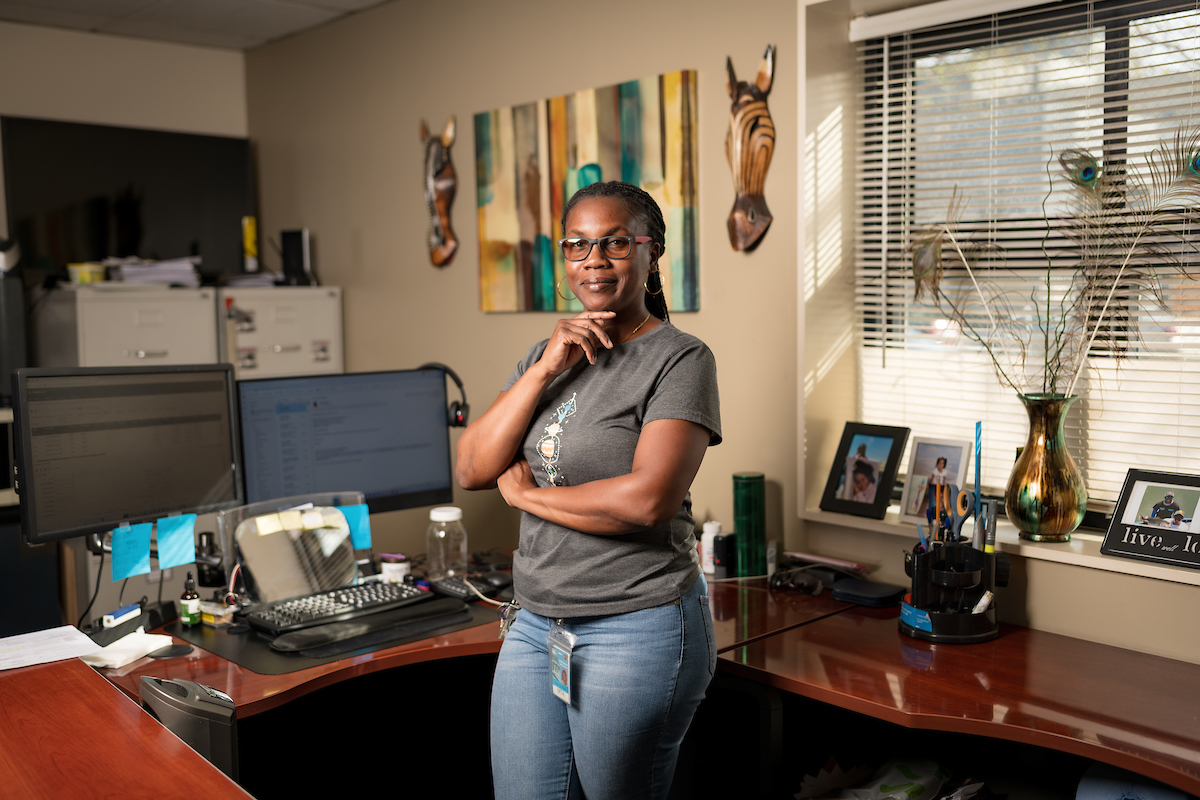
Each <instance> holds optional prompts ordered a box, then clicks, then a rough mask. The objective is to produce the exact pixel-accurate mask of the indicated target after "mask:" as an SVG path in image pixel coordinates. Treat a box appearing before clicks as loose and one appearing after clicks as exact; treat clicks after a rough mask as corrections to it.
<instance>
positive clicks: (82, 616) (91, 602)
mask: <svg viewBox="0 0 1200 800" xmlns="http://www.w3.org/2000/svg"><path fill="white" fill-rule="evenodd" d="M103 574H104V550H103V548H102V549H101V550H100V566H99V567H97V568H96V591H94V592H92V599H91V600H89V601H88V604H87V608H85V609H84V610H83V613H82V614H80V615H79V622H76V623H75V627H76V628H82V627H83V621H84V620H85V619H87V615H88V612H89V611H91V610H92V606H93V605H94V604H95V602H96V596H97V595H99V594H100V578H101V576H102V575H103Z"/></svg>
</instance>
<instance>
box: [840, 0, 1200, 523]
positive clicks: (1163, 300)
mask: <svg viewBox="0 0 1200 800" xmlns="http://www.w3.org/2000/svg"><path fill="white" fill-rule="evenodd" d="M1198 23H1200V8H1198V7H1197V5H1195V4H1192V5H1182V4H1179V3H1172V2H1132V3H1129V2H1126V3H1117V2H1091V3H1078V2H1075V3H1070V2H1068V3H1056V4H1053V5H1048V6H1041V7H1037V8H1030V9H1023V10H1020V11H1013V12H1006V13H1002V14H995V15H991V16H988V17H985V18H980V19H973V20H968V21H966V22H962V23H956V24H953V25H944V26H939V27H936V28H927V29H923V30H919V31H909V32H905V33H901V34H896V35H892V36H888V37H887V38H885V39H875V40H871V41H867V42H863V43H861V44H860V47H859V62H860V66H861V69H862V73H863V79H864V87H865V93H864V95H863V103H862V108H861V114H860V120H859V135H858V139H859V153H858V159H857V172H858V176H857V177H858V180H857V189H856V192H857V199H856V204H857V211H856V217H857V218H856V253H855V260H856V296H857V299H856V304H857V309H856V310H857V314H858V320H859V324H860V338H859V343H860V359H859V363H860V369H861V376H860V377H861V386H862V391H861V408H860V414H859V418H860V419H861V420H862V421H864V422H869V423H876V424H889V425H907V426H909V427H911V428H912V429H913V432H914V434H917V435H923V436H942V437H945V438H960V439H961V438H971V437H972V436H973V433H974V423H975V421H976V420H982V421H983V431H984V458H983V463H982V465H981V467H982V480H981V483H982V485H983V487H984V489H985V490H987V491H995V492H1000V491H1002V490H1003V488H1004V484H1005V482H1006V481H1007V478H1008V474H1009V470H1010V469H1011V466H1012V463H1013V459H1014V457H1015V452H1016V448H1017V447H1019V446H1021V445H1023V444H1024V440H1025V436H1026V432H1027V430H1028V426H1027V419H1026V417H1025V414H1024V411H1023V408H1022V406H1021V404H1020V402H1019V401H1018V400H1017V397H1016V392H1015V391H1014V390H1013V389H1012V388H1010V387H1006V386H1003V385H1002V384H1001V382H1000V381H999V380H998V379H997V375H996V371H995V368H994V366H995V365H994V363H993V360H994V359H995V361H996V362H998V363H999V364H1000V365H1001V366H1002V367H1003V368H1004V369H1005V372H1006V374H1008V375H1009V376H1010V377H1012V379H1013V384H1014V385H1016V386H1017V387H1018V388H1019V389H1020V390H1022V391H1030V392H1033V391H1042V390H1043V386H1042V369H1041V365H1042V364H1043V353H1044V351H1045V346H1046V341H1047V338H1046V336H1045V335H1043V331H1044V329H1045V328H1047V326H1046V325H1045V324H1044V320H1046V319H1047V318H1049V319H1051V320H1052V321H1053V320H1057V319H1059V318H1061V316H1062V314H1061V313H1060V309H1061V308H1062V305H1063V303H1064V302H1069V300H1070V298H1072V297H1073V296H1074V295H1073V294H1072V292H1073V291H1074V288H1073V287H1074V286H1075V284H1073V281H1075V280H1077V279H1078V274H1079V270H1078V268H1077V267H1078V265H1079V263H1080V259H1081V257H1082V256H1083V255H1084V252H1085V250H1086V249H1087V246H1090V245H1087V246H1084V245H1081V244H1080V242H1079V240H1078V238H1077V237H1072V236H1071V235H1070V233H1071V229H1072V225H1076V224H1077V223H1076V220H1077V219H1078V217H1075V216H1073V215H1072V213H1071V210H1072V208H1073V206H1072V202H1071V200H1070V194H1069V192H1068V191H1066V190H1067V189H1068V188H1069V187H1068V184H1067V182H1066V181H1065V180H1064V179H1063V178H1062V177H1061V168H1060V165H1059V161H1058V157H1059V155H1060V154H1061V153H1063V152H1064V151H1065V150H1068V149H1070V148H1083V149H1087V150H1089V151H1090V152H1092V153H1093V154H1095V155H1097V156H1099V157H1101V159H1102V164H1103V166H1104V168H1105V169H1106V170H1107V172H1108V174H1109V175H1110V177H1111V179H1112V180H1113V181H1115V182H1117V183H1119V184H1121V185H1125V186H1132V185H1134V177H1135V176H1144V175H1145V170H1144V164H1145V160H1146V158H1147V155H1148V154H1149V153H1150V152H1151V150H1153V149H1154V148H1156V147H1158V146H1159V145H1160V143H1161V142H1164V141H1165V142H1167V145H1168V147H1171V146H1173V143H1174V137H1175V133H1176V131H1177V129H1179V128H1180V127H1181V126H1194V127H1193V128H1192V129H1193V130H1195V126H1200V113H1198V114H1197V115H1196V117H1193V110H1194V109H1195V110H1197V111H1200V71H1198V67H1197V65H1200V60H1198V59H1200V36H1198V35H1197V34H1196V33H1194V31H1195V30H1200V29H1198V28H1196V27H1195V26H1197V24H1198ZM1198 183H1200V179H1198ZM956 195H957V197H958V198H959V202H960V209H959V210H958V213H955V211H953V210H952V209H951V205H952V201H953V198H955V196H956ZM1169 205H1170V207H1169V208H1168V209H1167V210H1168V211H1169V212H1170V213H1167V214H1165V215H1164V217H1163V219H1164V220H1165V221H1164V222H1162V223H1161V224H1158V225H1156V226H1155V227H1154V229H1153V230H1154V235H1152V236H1148V237H1146V238H1145V239H1143V240H1141V242H1140V244H1139V249H1138V251H1137V252H1138V257H1136V258H1135V259H1133V260H1132V261H1131V264H1130V267H1129V269H1128V270H1127V271H1126V272H1124V273H1122V275H1123V277H1122V280H1121V281H1120V282H1119V283H1118V289H1117V290H1115V291H1114V292H1113V294H1112V300H1111V302H1110V303H1109V307H1110V308H1111V309H1115V310H1116V312H1117V314H1116V319H1115V320H1110V321H1109V322H1108V323H1107V324H1104V325H1102V326H1101V328H1100V330H1099V331H1098V333H1097V335H1096V337H1095V340H1094V341H1093V342H1092V343H1091V346H1090V351H1089V353H1090V357H1089V358H1088V359H1087V360H1086V362H1085V363H1086V367H1085V368H1084V369H1083V370H1082V371H1081V372H1080V375H1079V378H1078V380H1077V382H1074V381H1073V378H1074V376H1073V375H1064V377H1063V379H1062V380H1061V382H1060V384H1059V386H1058V389H1059V390H1060V391H1064V390H1065V389H1066V388H1067V387H1068V386H1069V385H1071V384H1072V383H1073V382H1074V393H1075V394H1077V395H1079V396H1080V400H1079V401H1078V402H1077V403H1076V404H1075V406H1074V407H1073V408H1072V411H1071V413H1070V414H1069V415H1068V418H1067V437H1068V442H1069V444H1070V447H1071V452H1072V454H1073V456H1074V457H1075V460H1076V461H1077V463H1079V465H1080V467H1081V468H1082V470H1083V472H1084V476H1085V480H1086V481H1087V484H1088V489H1089V494H1090V496H1091V497H1092V498H1094V499H1098V500H1108V501H1112V500H1115V499H1116V497H1117V495H1118V493H1119V491H1120V487H1121V483H1122V481H1123V479H1124V476H1125V472H1126V470H1127V469H1128V468H1129V467H1141V468H1146V469H1161V470H1167V471H1172V472H1185V473H1194V472H1197V471H1200V368H1197V366H1196V365H1195V363H1194V360H1195V359H1196V358H1197V357H1198V356H1200V257H1198V256H1197V247H1198V246H1200V224H1197V223H1198V221H1200V215H1198V214H1196V213H1193V212H1194V210H1195V208H1196V207H1197V206H1196V204H1194V203H1193V204H1191V205H1189V204H1182V203H1174V204H1169ZM955 217H957V221H956V222H953V223H951V224H950V225H949V227H950V228H951V230H953V231H954V233H955V238H956V239H957V240H958V241H959V242H960V244H961V247H962V249H963V251H964V254H965V255H966V256H967V258H968V262H969V263H971V264H972V265H973V266H974V267H975V269H974V270H973V272H972V274H970V275H969V274H968V271H967V270H965V269H962V268H961V266H959V267H956V268H951V269H949V270H948V271H947V272H946V273H945V274H944V276H943V278H942V282H941V290H942V292H944V294H945V297H946V298H949V299H950V300H954V301H955V302H956V303H958V304H959V306H960V307H961V308H964V309H965V311H964V320H965V323H966V324H965V326H964V324H961V323H956V322H955V320H953V319H952V318H951V315H949V314H948V313H947V312H946V310H945V309H946V304H945V302H943V306H942V308H941V309H939V308H938V306H937V305H935V304H934V303H933V302H932V301H931V300H930V298H929V297H927V296H926V297H922V298H921V299H915V298H914V292H915V288H916V287H915V284H914V281H913V260H912V251H911V249H910V245H911V243H912V242H913V241H914V239H917V240H919V239H920V237H921V235H922V233H923V232H924V233H926V235H928V234H929V232H932V231H934V230H937V229H938V227H939V226H941V225H943V224H947V223H948V222H949V221H950V220H951V219H953V218H955ZM1118 217H1120V215H1118ZM1105 241H1109V240H1108V239H1106V240H1105ZM942 246H943V248H944V249H945V248H950V247H952V243H950V242H948V241H945V240H944V241H943V245H942ZM1172 262H1174V264H1175V266H1172ZM1180 266H1181V267H1182V268H1183V269H1184V270H1186V271H1189V272H1190V273H1191V274H1192V275H1193V276H1196V277H1194V278H1193V277H1187V276H1185V275H1183V274H1182V273H1181V272H1180V270H1179V269H1178V268H1177V267H1180ZM972 277H974V278H976V279H977V280H975V281H973V280H972ZM1104 288H1105V289H1107V284H1106V285H1105V286H1104ZM1105 296H1107V293H1106V292H1105ZM980 297H986V299H987V302H986V303H983V302H975V301H976V300H977V299H978V298H980ZM1091 302H1093V303H1094V305H1092V306H1084V307H1083V308H1084V309H1088V310H1085V311H1081V315H1087V314H1091V315H1096V313H1097V312H1098V310H1099V306H1100V302H1099V301H1091ZM1040 321H1042V322H1043V324H1041V325H1039V322H1040ZM1004 326H1010V327H1011V328H1012V330H1013V332H1014V335H1013V336H1001V335H989V336H985V337H984V338H985V339H987V340H988V341H989V342H991V343H992V344H993V346H992V349H991V352H990V353H989V352H988V350H986V349H985V348H983V347H981V346H980V345H979V344H978V343H977V342H976V341H972V339H973V337H972V332H981V331H982V332H986V333H988V334H996V332H997V331H1000V330H1003V329H1004ZM1049 327H1050V328H1051V331H1050V333H1051V334H1052V333H1053V325H1051V326H1049ZM1090 331H1091V329H1090V328H1088V332H1089V333H1090ZM1086 345H1087V342H1086V340H1082V339H1081V340H1080V341H1078V342H1076V344H1075V345H1074V346H1075V347H1077V348H1080V349H1082V348H1083V347H1085V346H1086ZM1022 348H1023V349H1022ZM1072 372H1073V371H1072Z"/></svg>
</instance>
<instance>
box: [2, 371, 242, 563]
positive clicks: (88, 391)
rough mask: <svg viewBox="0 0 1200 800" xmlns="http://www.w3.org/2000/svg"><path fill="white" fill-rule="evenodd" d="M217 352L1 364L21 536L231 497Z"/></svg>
mask: <svg viewBox="0 0 1200 800" xmlns="http://www.w3.org/2000/svg"><path fill="white" fill-rule="evenodd" d="M233 387H234V379H233V368H232V367H231V366H230V365H229V364H211V365H204V366H194V367H188V366H180V367H81V368H73V369H22V370H17V371H16V372H15V373H14V374H13V395H14V399H15V402H14V404H13V419H14V423H13V424H14V428H15V432H16V435H15V442H16V444H17V448H16V450H17V453H16V463H17V479H16V488H17V492H18V494H19V496H20V499H21V525H22V530H23V532H24V536H25V539H26V540H27V541H28V542H30V543H34V544H37V543H42V542H49V541H54V540H57V539H66V538H69V537H72V536H83V535H86V534H90V533H104V532H106V531H110V530H112V529H113V528H116V527H118V526H120V525H121V524H122V523H130V524H133V523H138V522H150V521H153V520H155V519H158V518H160V517H165V516H168V515H170V514H175V513H184V514H186V513H196V514H203V513H208V512H211V511H217V510H219V509H222V508H231V507H234V506H238V505H243V504H244V500H243V497H242V492H241V475H240V474H239V473H240V463H239V459H238V455H239V454H238V448H237V441H238V437H237V415H236V411H235V408H234V402H235V397H234V388H233Z"/></svg>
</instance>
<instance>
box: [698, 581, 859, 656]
mask: <svg viewBox="0 0 1200 800" xmlns="http://www.w3.org/2000/svg"><path fill="white" fill-rule="evenodd" d="M708 602H709V607H710V608H711V610H712V616H713V633H714V635H715V637H716V640H717V652H718V653H722V652H725V651H726V650H732V649H733V648H735V647H739V646H741V645H744V644H746V643H748V642H753V641H756V640H758V639H761V638H763V637H764V636H770V635H771V634H774V633H779V632H780V631H786V630H789V629H790V628H795V627H797V626H799V625H804V624H806V623H809V622H812V621H813V620H818V619H821V618H823V617H827V616H829V615H830V614H836V613H838V612H839V611H845V610H846V609H848V608H853V606H852V605H851V604H850V603H841V602H838V601H836V600H834V599H832V598H831V597H830V593H829V592H828V591H824V592H821V594H819V595H817V596H815V597H814V596H813V595H810V594H808V593H806V592H801V591H797V590H794V589H777V590H771V589H768V588H767V581H766V580H765V579H762V578H759V579H754V578H743V579H739V580H737V581H728V582H721V583H716V582H710V583H709V584H708Z"/></svg>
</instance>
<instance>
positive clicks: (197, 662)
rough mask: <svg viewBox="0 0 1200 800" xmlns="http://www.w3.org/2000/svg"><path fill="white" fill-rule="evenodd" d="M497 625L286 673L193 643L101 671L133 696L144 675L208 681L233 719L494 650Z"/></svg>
mask: <svg viewBox="0 0 1200 800" xmlns="http://www.w3.org/2000/svg"><path fill="white" fill-rule="evenodd" d="M498 626H499V623H498V622H497V623H490V624H486V625H478V626H476V627H473V628H464V629H463V630H459V631H454V632H453V633H447V634H443V635H441V636H433V637H430V638H428V639H422V640H421V641H419V642H411V643H409V644H403V645H398V646H396V647H389V648H386V649H384V650H376V651H375V652H373V653H367V654H365V655H360V656H353V657H350V658H344V659H342V660H341V661H334V662H330V663H328V664H322V665H320V666H316V667H309V668H308V669H302V670H299V671H297V672H289V673H287V674H286V675H260V674H258V673H257V672H252V671H250V670H249V669H246V668H245V667H242V666H239V665H237V664H234V663H233V662H231V661H227V660H225V659H224V658H222V657H221V656H218V655H214V654H213V653H210V652H208V651H207V650H204V649H202V648H200V647H196V646H195V645H192V647H193V650H192V652H191V654H189V655H186V656H182V657H180V658H167V659H162V660H155V659H151V658H143V659H140V660H138V661H135V662H133V663H132V664H130V665H129V666H127V667H124V668H122V669H119V670H108V669H106V670H102V673H103V675H104V676H105V677H106V678H108V680H109V681H111V682H112V683H113V684H114V685H115V686H117V687H118V688H119V689H121V691H123V692H125V693H126V694H127V695H129V696H130V697H133V698H137V696H138V684H139V682H140V681H141V678H142V676H143V675H153V676H155V677H158V678H167V679H176V678H182V679H185V680H189V681H195V682H196V683H200V684H204V685H205V686H211V687H213V688H215V689H220V690H221V691H222V692H225V694H227V695H229V696H230V697H231V698H233V702H234V703H235V704H236V705H237V714H238V719H245V718H247V717H252V716H254V715H255V714H261V713H262V712H264V711H270V710H271V709H274V708H279V707H280V706H282V705H284V704H285V703H288V702H291V701H293V700H296V699H297V698H300V697H303V696H304V695H306V694H309V693H310V692H314V691H316V690H318V689H321V688H323V687H326V686H330V685H333V684H336V683H340V682H342V681H348V680H350V679H352V678H357V677H359V676H362V675H369V674H371V673H375V672H381V671H383V670H389V669H394V668H396V667H403V666H405V665H408V664H418V663H424V662H428V661H438V660H441V659H446V658H461V657H464V656H475V655H487V654H495V653H499V652H500V640H499V639H498V638H497V635H498V633H499V627H498ZM172 641H174V642H176V643H182V644H187V642H184V641H183V640H182V639H179V638H177V637H172ZM264 646H265V645H264Z"/></svg>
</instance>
